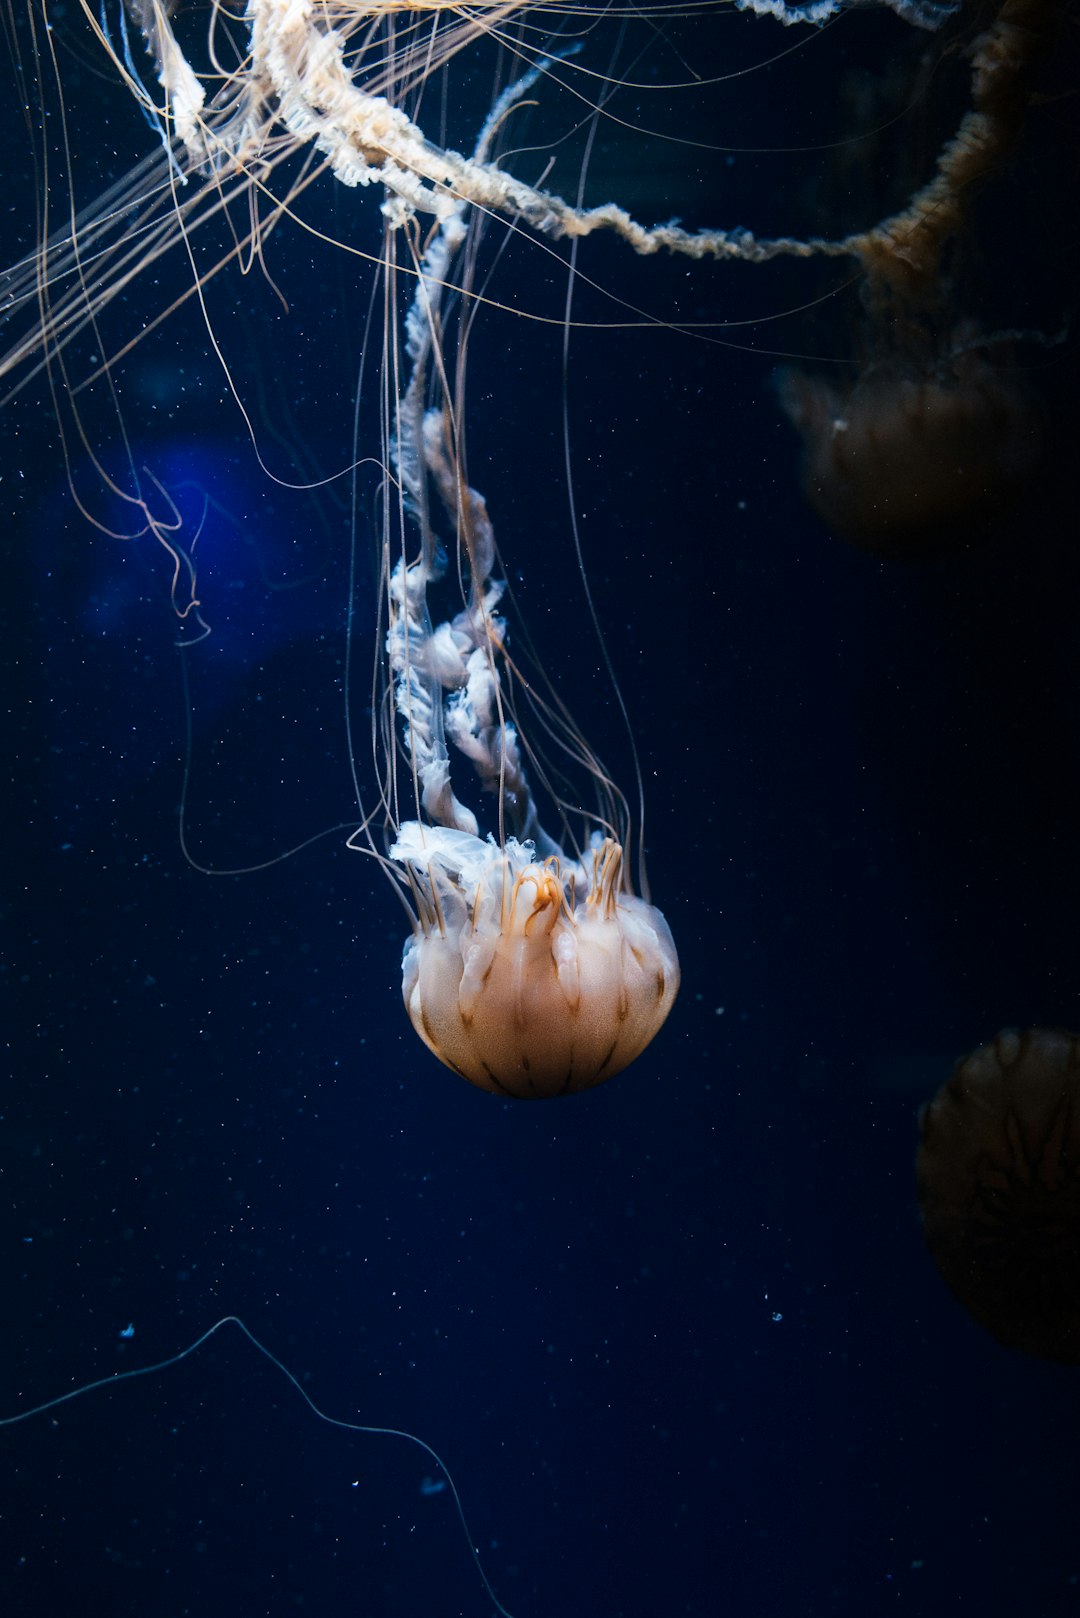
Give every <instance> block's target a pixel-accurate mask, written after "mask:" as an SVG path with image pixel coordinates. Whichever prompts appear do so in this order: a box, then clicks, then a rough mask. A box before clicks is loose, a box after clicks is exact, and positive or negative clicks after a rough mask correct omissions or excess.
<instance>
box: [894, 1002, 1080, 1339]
mask: <svg viewBox="0 0 1080 1618" xmlns="http://www.w3.org/2000/svg"><path fill="white" fill-rule="evenodd" d="M917 1176H918V1192H919V1209H920V1212H921V1214H922V1224H923V1234H924V1235H925V1237H926V1245H927V1247H928V1248H929V1249H930V1253H931V1255H932V1257H933V1259H934V1262H935V1264H936V1265H937V1267H938V1269H939V1271H940V1272H941V1276H942V1278H943V1280H944V1281H945V1283H946V1285H947V1286H948V1287H949V1290H950V1291H951V1292H952V1293H953V1295H954V1297H956V1299H957V1300H958V1301H959V1302H960V1303H961V1304H963V1306H964V1308H965V1309H966V1310H967V1311H968V1313H969V1314H970V1315H971V1316H972V1317H973V1318H974V1319H975V1320H977V1321H978V1322H979V1324H980V1326H984V1327H985V1328H986V1330H987V1331H989V1332H991V1333H992V1334H993V1336H994V1337H996V1338H997V1339H998V1341H999V1342H1000V1343H1004V1344H1005V1346H1006V1347H1007V1348H1017V1349H1022V1350H1023V1351H1024V1352H1025V1353H1027V1354H1033V1355H1036V1356H1037V1357H1039V1358H1040V1359H1048V1360H1057V1361H1059V1362H1061V1363H1063V1364H1067V1365H1076V1364H1080V1037H1078V1036H1077V1035H1076V1034H1072V1033H1067V1032H1065V1031H1064V1030H1063V1029H1058V1028H1029V1029H1027V1030H1025V1031H1023V1032H1020V1031H1018V1030H1017V1029H1014V1028H1010V1029H1005V1030H1004V1031H1003V1032H1002V1033H1000V1034H998V1035H997V1037H996V1038H995V1039H993V1040H991V1041H990V1043H989V1044H987V1045H983V1046H980V1048H979V1049H978V1050H976V1051H973V1052H972V1054H971V1055H970V1056H966V1057H965V1058H964V1059H963V1060H962V1061H961V1062H958V1063H957V1065H956V1067H955V1069H954V1071H953V1074H952V1077H951V1078H950V1079H949V1081H948V1082H947V1083H946V1084H945V1085H943V1086H942V1088H941V1089H940V1090H939V1091H938V1094H937V1095H936V1096H935V1097H934V1099H933V1101H931V1102H929V1103H928V1105H927V1106H926V1107H925V1108H924V1109H923V1112H922V1116H921V1120H920V1143H919V1151H918V1160H917Z"/></svg>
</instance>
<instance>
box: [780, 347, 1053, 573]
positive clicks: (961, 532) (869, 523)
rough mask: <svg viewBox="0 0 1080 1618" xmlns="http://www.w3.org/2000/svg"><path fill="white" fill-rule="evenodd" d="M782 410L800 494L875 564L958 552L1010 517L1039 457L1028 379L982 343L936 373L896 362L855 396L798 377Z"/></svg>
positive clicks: (868, 375) (1036, 409)
mask: <svg viewBox="0 0 1080 1618" xmlns="http://www.w3.org/2000/svg"><path fill="white" fill-rule="evenodd" d="M780 394H781V402H782V404H783V406H784V409H785V411H786V413H787V415H788V418H789V420H790V421H791V422H792V425H793V426H794V427H795V428H796V430H797V431H798V433H799V436H800V438H801V439H802V445H803V459H802V488H803V494H804V495H805V497H806V499H807V501H808V502H809V504H810V505H811V506H812V507H813V509H814V511H815V512H816V513H817V515H818V516H819V517H820V518H821V520H822V522H824V523H825V524H826V526H827V527H828V528H830V529H831V530H832V531H833V532H834V533H836V534H839V535H840V536H841V538H843V539H846V540H848V541H849V542H850V543H851V544H852V545H855V546H857V547H858V548H859V549H860V550H866V551H869V552H871V553H872V554H873V555H875V556H882V557H887V558H898V559H908V560H914V559H917V558H921V557H924V556H929V555H940V554H944V553H948V552H951V551H957V550H963V549H965V548H967V547H969V546H971V545H973V544H975V543H977V542H978V541H979V540H980V539H982V538H983V537H984V536H985V535H986V533H987V532H988V531H989V530H991V529H992V528H993V526H994V525H995V524H996V523H997V522H998V521H1000V520H1001V519H1002V518H1003V517H1005V516H1007V515H1008V514H1009V513H1010V512H1011V511H1012V509H1013V508H1014V507H1015V505H1016V504H1017V502H1018V501H1019V500H1020V499H1021V498H1022V496H1023V495H1024V494H1025V492H1026V491H1027V490H1028V488H1029V487H1030V485H1031V482H1032V479H1033V478H1034V476H1035V473H1036V472H1037V470H1038V467H1039V462H1040V459H1041V455H1042V450H1043V441H1044V433H1043V415H1042V407H1041V405H1040V402H1039V400H1038V398H1037V396H1036V395H1035V393H1034V392H1033V390H1032V389H1031V388H1030V387H1029V386H1028V384H1027V382H1026V380H1025V377H1024V373H1023V371H1022V370H1021V369H1020V368H1019V367H1018V366H1014V365H1007V364H1004V363H1002V362H1001V360H1000V359H997V358H994V357H992V355H991V353H990V351H989V350H987V349H985V348H980V346H979V345H978V343H977V342H974V341H972V342H970V344H969V345H968V346H964V345H960V346H958V347H957V349H956V350H955V352H954V353H953V355H952V356H951V357H949V358H948V359H946V360H945V361H943V362H942V363H940V364H936V365H935V364H927V365H920V364H918V363H914V362H912V361H911V360H901V359H898V358H895V357H893V358H890V359H887V360H883V361H875V362H873V363H871V364H870V365H869V366H868V367H867V369H866V370H865V371H864V372H863V373H862V374H861V375H860V376H859V377H858V378H857V379H856V381H855V382H854V384H853V385H850V386H847V387H845V386H843V385H842V384H838V383H836V382H829V381H825V380H823V379H822V378H820V377H814V376H810V375H807V374H803V373H799V372H788V373H786V374H785V376H784V377H783V379H782V381H781V386H780Z"/></svg>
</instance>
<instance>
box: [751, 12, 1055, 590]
mask: <svg viewBox="0 0 1080 1618" xmlns="http://www.w3.org/2000/svg"><path fill="white" fill-rule="evenodd" d="M1063 15H1064V12H1063V7H1062V6H1061V5H1060V3H1059V0H1001V3H1000V4H999V5H998V6H997V7H996V9H995V13H994V15H993V17H992V20H991V21H990V24H989V26H988V27H986V28H985V29H984V30H983V32H981V33H980V34H979V35H978V36H977V37H976V38H975V39H974V40H973V41H972V42H971V44H970V46H969V48H968V50H967V51H966V52H965V53H964V54H966V55H968V56H969V57H970V85H969V90H968V95H969V98H970V99H969V105H968V110H967V111H966V112H965V114H964V115H963V117H962V118H961V120H960V123H959V125H958V126H957V127H956V129H955V132H954V133H953V135H952V136H951V137H950V138H949V139H948V140H946V142H945V144H944V145H943V146H942V147H941V148H940V150H939V152H938V155H937V159H936V163H935V165H934V169H933V172H932V174H931V176H930V178H929V179H928V180H927V181H926V182H925V183H924V184H923V185H922V187H921V189H919V190H918V191H917V192H916V193H915V195H914V196H913V197H912V198H911V200H910V201H909V202H908V204H907V205H906V206H905V207H904V208H903V209H901V211H899V212H898V213H895V214H893V215H891V216H890V217H888V218H886V219H884V220H883V221H882V222H881V224H879V225H877V226H875V227H874V228H873V229H872V230H870V231H868V232H865V233H864V234H863V235H861V236H855V237H850V238H847V239H846V241H845V243H844V246H845V247H846V249H847V250H848V251H849V252H850V253H851V254H852V256H854V257H855V258H857V260H858V261H859V264H860V267H861V269H862V272H863V281H862V283H861V287H860V298H861V309H860V317H859V323H858V330H857V333H856V336H855V341H854V343H853V349H854V352H853V354H852V356H851V364H852V370H851V373H850V377H849V378H848V379H846V380H845V379H843V378H841V379H840V380H837V378H836V373H835V372H834V374H833V376H830V377H825V376H822V375H820V374H813V373H806V372H802V371H798V370H791V371H788V372H785V373H784V375H783V376H782V378H781V384H780V398H781V403H782V405H783V407H784V409H785V411H786V413H787V415H788V418H789V420H790V421H791V423H792V425H793V426H794V427H795V429H796V430H797V432H798V433H799V436H800V438H801V439H802V445H803V457H802V486H803V493H804V494H805V496H806V498H807V500H808V502H809V503H810V505H811V506H813V508H814V510H815V511H816V512H817V514H818V515H819V516H820V517H821V518H822V520H823V521H824V522H825V523H826V524H827V525H828V526H829V527H830V528H831V529H832V530H833V531H834V532H836V533H838V534H840V535H841V536H842V537H843V538H844V539H846V540H848V541H849V542H851V543H852V544H854V545H856V546H858V547H859V548H861V549H864V550H868V551H870V552H872V553H874V554H875V555H879V556H886V557H894V558H912V559H914V558H920V557H925V556H928V555H939V554H942V553H944V552H949V551H956V550H963V549H966V548H969V547H970V546H971V545H973V544H975V543H979V542H981V541H982V540H983V539H984V538H985V537H986V536H987V535H988V534H989V533H990V532H992V531H993V529H994V528H995V526H996V525H997V523H998V522H999V521H1000V519H1002V518H1004V517H1005V516H1007V515H1008V514H1009V512H1010V511H1011V510H1012V508H1014V507H1015V506H1016V504H1017V502H1018V501H1019V500H1020V499H1021V498H1022V496H1023V495H1024V494H1025V493H1026V491H1027V490H1028V489H1029V487H1030V485H1031V483H1032V481H1033V478H1034V476H1035V474H1036V472H1037V471H1038V469H1039V466H1040V461H1041V459H1042V455H1043V450H1044V440H1045V432H1044V427H1045V421H1044V408H1043V404H1042V402H1041V400H1040V398H1039V396H1038V394H1037V392H1036V390H1035V388H1034V387H1033V385H1032V382H1031V380H1030V377H1031V375H1032V370H1033V364H1032V357H1033V353H1034V351H1036V350H1037V349H1038V348H1040V347H1044V346H1053V345H1054V344H1055V343H1056V342H1058V341H1060V339H1059V338H1055V337H1053V336H1051V335H1048V334H1047V333H1046V332H1044V331H1042V330H1041V329H1034V330H1033V329H1030V328H1028V327H1026V326H1025V328H1024V329H1022V330H1017V329H1014V328H1013V325H1012V322H1013V320H1014V319H1015V318H1016V315H1017V314H1018V313H1020V312H1021V311H1022V318H1023V320H1024V321H1025V322H1026V321H1028V320H1029V319H1030V313H1029V310H1030V307H1031V305H1030V291H1031V289H1030V286H1029V285H1028V283H1027V282H1026V281H1025V280H1024V279H1023V278H1021V279H1020V281H1019V283H1018V285H1017V286H1016V287H1015V288H1014V290H1013V294H1012V297H1011V298H1010V297H1009V296H1008V289H1007V287H1006V286H1001V285H999V283H1001V282H1003V281H1004V282H1008V281H1009V271H1008V269H1006V271H1005V273H1004V274H1002V273H1001V271H1000V269H998V268H996V267H995V268H991V265H993V263H994V256H995V254H1002V253H1005V250H1006V249H1007V250H1008V251H1007V254H1006V256H1009V255H1011V254H1012V253H1014V252H1016V251H1019V243H1020V242H1022V241H1023V240H1024V235H1025V226H1024V224H1023V222H1022V221H1020V220H1018V219H1015V218H1012V217H1011V216H1010V214H1009V199H1008V196H1006V197H1004V198H1003V197H1002V196H1001V195H998V197H997V198H996V199H995V196H994V192H995V187H997V188H998V190H999V192H1000V188H1001V185H1002V183H1003V177H1006V176H1008V174H1009V172H1010V170H1011V169H1012V168H1013V167H1014V165H1015V164H1016V162H1017V160H1018V156H1019V154H1020V152H1021V150H1022V143H1023V141H1024V139H1025V136H1026V135H1027V133H1028V131H1027V125H1028V122H1029V119H1028V113H1029V110H1030V108H1031V107H1032V106H1033V105H1034V104H1035V103H1036V102H1037V101H1038V100H1039V92H1038V90H1037V88H1036V83H1035V70H1036V68H1038V67H1041V66H1042V65H1043V64H1044V63H1045V62H1046V61H1047V59H1048V58H1052V57H1053V51H1054V45H1055V41H1056V40H1057V38H1058V36H1059V34H1060V31H1061V27H1062V20H1063ZM961 26H963V24H962V25H961ZM944 56H951V57H952V58H953V59H954V60H955V59H957V40H956V39H954V38H952V39H951V38H946V39H945V41H944V42H943V59H944ZM931 84H932V75H928V76H927V77H926V79H925V81H924V83H923V86H922V90H921V91H920V94H923V95H928V94H929V90H930V87H931ZM891 121H892V120H891V119H889V118H885V117H883V118H882V124H883V126H884V127H886V128H887V127H888V126H889V124H890V123H891ZM878 133H879V134H880V131H878ZM909 158H910V154H909V153H908V152H907V151H906V150H903V149H901V150H899V151H894V152H892V153H890V154H883V155H882V156H880V157H879V158H878V159H877V160H876V162H875V163H872V164H871V165H869V168H870V171H871V172H880V171H881V170H882V169H884V170H886V171H888V170H889V169H890V168H894V167H895V168H902V167H903V166H904V165H905V164H906V163H907V162H908V161H909ZM1030 160H1031V161H1034V158H1031V159H1030ZM995 202H996V206H995ZM980 281H981V282H982V283H983V284H982V285H981V287H980V285H979V283H980ZM977 289H978V290H977ZM1002 300H1004V301H1002ZM986 305H989V307H986ZM1003 312H1004V314H1005V319H1006V321H1007V322H1008V324H1007V325H1004V326H1003V325H1002V322H1001V315H1002V313H1003ZM1028 350H1030V351H1031V352H1028Z"/></svg>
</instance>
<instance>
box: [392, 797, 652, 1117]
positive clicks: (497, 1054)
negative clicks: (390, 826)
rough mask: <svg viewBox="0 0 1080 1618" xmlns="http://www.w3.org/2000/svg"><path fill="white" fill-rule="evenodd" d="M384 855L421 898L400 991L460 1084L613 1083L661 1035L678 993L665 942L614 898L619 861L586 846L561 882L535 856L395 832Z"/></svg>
mask: <svg viewBox="0 0 1080 1618" xmlns="http://www.w3.org/2000/svg"><path fill="white" fill-rule="evenodd" d="M390 853H391V856H392V857H393V858H394V859H396V860H400V861H401V862H402V863H403V864H404V865H405V866H407V868H408V870H409V872H410V875H411V877H412V879H413V883H414V887H415V890H416V892H417V894H418V898H419V902H418V922H417V928H416V932H415V933H414V935H413V937H412V938H411V939H410V940H409V942H408V943H407V944H406V947H405V957H404V961H403V964H402V976H403V983H402V990H403V994H404V997H405V1005H406V1008H407V1010H408V1013H409V1017H410V1019H411V1021H412V1024H413V1027H414V1028H415V1029H416V1032H417V1033H418V1034H419V1035H420V1038H421V1039H422V1040H423V1041H424V1044H425V1045H426V1046H427V1047H428V1049H429V1050H431V1051H433V1052H434V1054H435V1055H436V1056H437V1057H438V1058H439V1060H440V1061H441V1062H444V1063H445V1064H446V1066H447V1067H449V1068H452V1069H453V1071H454V1072H455V1073H460V1074H461V1076H462V1078H465V1079H468V1080H469V1081H470V1083H472V1084H475V1085H478V1086H479V1087H480V1089H482V1090H492V1091H495V1092H496V1093H497V1094H499V1095H512V1096H517V1097H520V1098H522V1099H530V1098H543V1097H548V1096H557V1095H567V1094H570V1093H572V1092H573V1091H576V1090H585V1089H588V1088H590V1087H591V1086H592V1085H595V1084H600V1083H601V1082H602V1081H603V1080H604V1079H610V1078H612V1077H614V1075H615V1074H616V1073H619V1072H621V1071H622V1069H623V1068H624V1067H626V1066H627V1065H628V1064H629V1063H630V1062H632V1061H633V1060H634V1058H635V1057H636V1056H639V1055H640V1054H641V1052H642V1051H643V1050H644V1048H645V1046H646V1045H648V1043H649V1042H650V1040H651V1039H652V1038H653V1036H654V1035H655V1034H656V1033H657V1031H658V1030H659V1029H660V1027H661V1026H662V1024H663V1022H664V1021H665V1019H666V1017H667V1014H668V1012H669V1011H670V1010H671V1007H672V1004H673V1003H674V1000H675V995H676V993H677V991H678V987H679V961H678V956H677V954H676V951H675V944H674V941H673V939H672V937H671V931H670V929H669V927H668V925H667V922H666V921H665V920H664V917H663V916H662V915H661V913H660V911H659V910H657V909H656V908H655V906H653V905H650V904H648V903H646V901H645V900H644V899H640V898H638V897H636V896H635V895H634V894H632V893H626V892H621V891H620V887H619V883H620V875H621V868H622V863H623V858H622V849H621V848H620V847H619V845H618V844H617V843H616V842H614V841H613V839H611V838H604V839H601V837H600V834H599V833H596V834H595V835H594V839H593V844H592V847H591V848H590V849H589V851H588V855H587V857H586V859H585V860H584V861H582V862H578V863H575V864H574V865H572V866H571V867H570V868H569V870H567V869H565V868H564V867H563V864H562V862H561V860H560V859H559V858H558V857H557V856H549V858H547V859H546V860H543V861H538V860H537V858H536V851H535V849H534V847H533V846H532V844H530V843H519V842H517V840H516V839H515V838H508V839H507V841H506V843H505V844H504V845H503V846H502V847H500V846H499V844H498V843H496V842H495V840H494V839H491V840H490V841H488V842H481V841H480V839H479V838H476V837H473V836H471V835H470V834H469V833H467V832H459V831H454V830H452V829H449V828H446V827H437V828H430V827H424V826H422V825H421V824H420V823H419V822H416V821H413V822H410V823H409V824H407V825H405V826H403V827H402V829H401V832H400V834H399V836H398V839H397V841H396V842H395V844H394V846H393V847H392V848H391V850H390Z"/></svg>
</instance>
